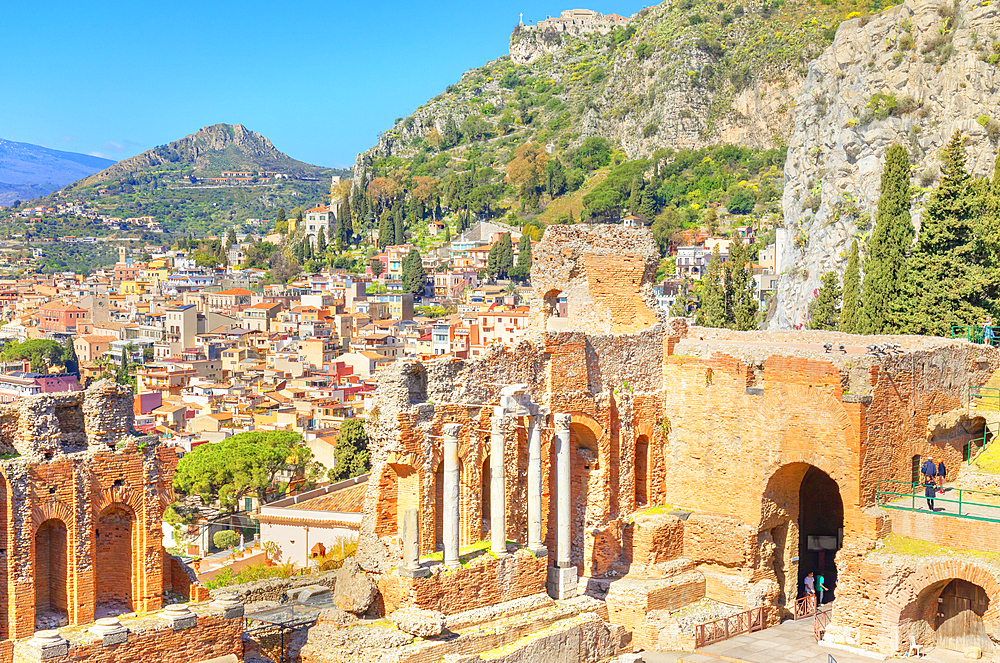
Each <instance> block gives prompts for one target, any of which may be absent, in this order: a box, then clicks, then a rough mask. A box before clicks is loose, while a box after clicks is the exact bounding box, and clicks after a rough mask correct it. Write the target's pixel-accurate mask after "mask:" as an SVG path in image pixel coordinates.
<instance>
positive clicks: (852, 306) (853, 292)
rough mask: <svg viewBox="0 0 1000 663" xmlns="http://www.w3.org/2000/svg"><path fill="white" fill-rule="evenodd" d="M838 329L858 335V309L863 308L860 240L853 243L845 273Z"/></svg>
mask: <svg viewBox="0 0 1000 663" xmlns="http://www.w3.org/2000/svg"><path fill="white" fill-rule="evenodd" d="M841 300H842V302H843V303H842V304H841V308H840V319H839V320H838V322H837V328H838V329H839V330H840V331H842V332H847V333H848V334H856V333H857V328H858V309H859V308H861V270H860V268H859V265H858V240H854V241H853V242H852V243H851V256H850V258H848V260H847V271H845V272H844V290H843V294H842V298H841Z"/></svg>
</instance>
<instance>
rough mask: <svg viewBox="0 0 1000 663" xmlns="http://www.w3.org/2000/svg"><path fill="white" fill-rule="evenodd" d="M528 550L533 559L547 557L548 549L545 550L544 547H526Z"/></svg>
mask: <svg viewBox="0 0 1000 663" xmlns="http://www.w3.org/2000/svg"><path fill="white" fill-rule="evenodd" d="M528 550H529V551H530V552H531V554H532V555H534V556H535V557H548V556H549V549H548V548H546V547H545V546H535V547H534V548H532V547H531V546H528Z"/></svg>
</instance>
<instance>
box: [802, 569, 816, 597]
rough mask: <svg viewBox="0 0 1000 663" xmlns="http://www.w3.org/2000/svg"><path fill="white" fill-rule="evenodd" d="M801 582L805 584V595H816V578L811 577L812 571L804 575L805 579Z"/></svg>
mask: <svg viewBox="0 0 1000 663" xmlns="http://www.w3.org/2000/svg"><path fill="white" fill-rule="evenodd" d="M802 584H803V585H805V586H806V596H816V586H815V585H816V579H815V578H813V572H812V571H810V572H809V573H808V574H807V575H806V579H805V580H803V581H802Z"/></svg>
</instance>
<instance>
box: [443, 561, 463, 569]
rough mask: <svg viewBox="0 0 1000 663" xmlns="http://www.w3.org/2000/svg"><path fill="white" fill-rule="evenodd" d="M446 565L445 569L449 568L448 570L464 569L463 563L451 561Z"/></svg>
mask: <svg viewBox="0 0 1000 663" xmlns="http://www.w3.org/2000/svg"><path fill="white" fill-rule="evenodd" d="M444 565H445V567H447V568H449V569H451V570H455V569H460V568H462V563H461V562H459V561H458V560H451V561H448V562H445V563H444Z"/></svg>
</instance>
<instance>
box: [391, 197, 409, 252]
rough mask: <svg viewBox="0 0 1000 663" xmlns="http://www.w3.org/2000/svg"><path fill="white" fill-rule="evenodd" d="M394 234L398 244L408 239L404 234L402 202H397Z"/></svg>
mask: <svg viewBox="0 0 1000 663" xmlns="http://www.w3.org/2000/svg"><path fill="white" fill-rule="evenodd" d="M393 236H394V241H395V243H396V245H397V246H398V245H400V244H402V243H403V242H405V241H406V240H405V238H404V235H403V205H402V204H400V203H396V213H395V215H394V217H393Z"/></svg>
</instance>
